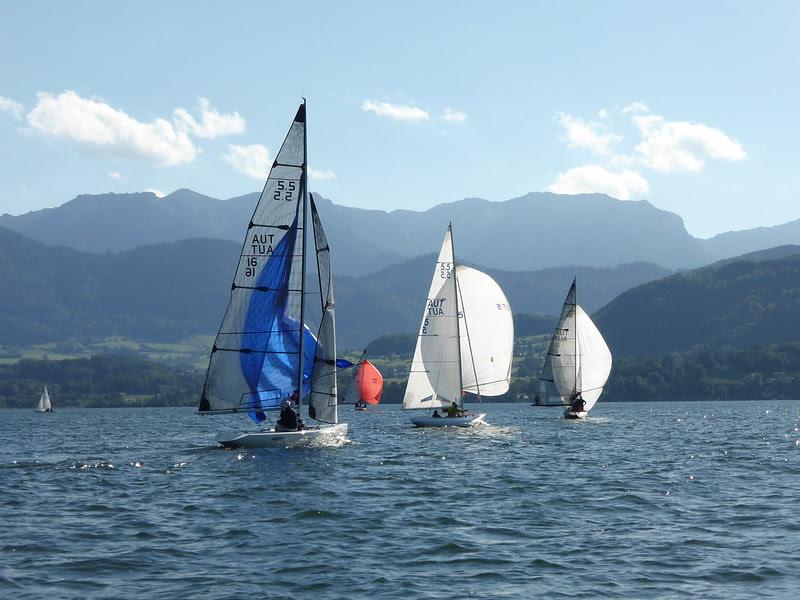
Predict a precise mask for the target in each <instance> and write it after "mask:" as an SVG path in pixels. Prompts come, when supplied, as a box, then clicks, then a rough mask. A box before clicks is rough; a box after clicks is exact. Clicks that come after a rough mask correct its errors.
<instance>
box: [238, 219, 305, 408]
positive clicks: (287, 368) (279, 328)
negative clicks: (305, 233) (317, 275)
mask: <svg viewBox="0 0 800 600" xmlns="http://www.w3.org/2000/svg"><path fill="white" fill-rule="evenodd" d="M296 223H297V221H296V220H295V222H294V223H293V224H292V227H291V228H290V229H289V231H287V233H286V235H284V237H283V239H281V241H280V242H279V243H278V245H277V246H275V248H274V250H273V255H272V256H271V257H270V258H269V260H268V261H267V264H266V265H265V267H264V269H263V270H262V271H261V273H260V275H259V278H258V281H257V283H256V286H255V287H256V288H257V289H256V290H254V291H253V293H252V295H251V296H250V304H249V306H248V308H247V315H246V317H245V323H244V331H246V332H248V333H246V334H245V335H244V336H243V341H242V348H243V351H242V353H241V354H240V359H239V364H240V367H241V369H242V375H243V376H244V378H245V380H246V381H247V384H248V386H249V388H250V392H251V395H250V398H249V399H248V400H247V402H246V405H247V407H248V414H249V415H250V418H251V419H253V421H255V422H256V423H261V422H262V421H264V420H265V419H266V415H265V414H264V411H265V410H275V409H277V408H279V407H280V404H281V402H282V401H283V400H284V399H285V398H287V397H288V396H291V394H292V392H293V391H294V390H296V389H297V372H298V369H299V368H300V365H299V361H300V323H299V320H298V319H297V318H295V317H294V316H292V314H291V313H292V312H294V313H298V312H299V299H298V300H296V301H295V302H296V303H297V304H293V302H292V301H294V298H292V296H290V293H291V290H290V288H289V286H290V278H291V274H292V259H293V256H294V248H295V242H296V239H297V227H296ZM298 291H299V290H295V292H298ZM298 295H299V294H297V293H295V294H294V296H295V297H297V296H298ZM290 298H291V300H290ZM303 330H304V333H305V339H304V340H303V354H304V355H305V357H304V358H305V360H304V363H303V390H302V392H301V395H302V396H305V395H307V394H308V392H309V391H310V378H311V372H312V369H313V366H314V356H315V354H316V345H317V342H316V339H315V338H314V335H313V334H312V333H311V331H310V330H309V329H308V327H304V328H303Z"/></svg>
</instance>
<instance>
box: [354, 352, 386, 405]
mask: <svg viewBox="0 0 800 600" xmlns="http://www.w3.org/2000/svg"><path fill="white" fill-rule="evenodd" d="M356 388H358V401H356V406H355V407H356V410H366V409H367V405H369V404H380V401H381V394H383V375H381V372H380V371H379V370H378V369H377V367H376V366H375V365H373V364H372V363H371V362H369V361H368V360H367V359H364V360H362V361H361V362H360V363H359V365H358V371H357V372H356Z"/></svg>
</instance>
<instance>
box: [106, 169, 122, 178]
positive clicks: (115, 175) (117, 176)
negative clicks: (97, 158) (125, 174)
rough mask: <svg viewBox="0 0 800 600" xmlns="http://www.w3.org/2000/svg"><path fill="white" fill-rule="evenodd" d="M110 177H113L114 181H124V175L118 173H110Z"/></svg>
mask: <svg viewBox="0 0 800 600" xmlns="http://www.w3.org/2000/svg"><path fill="white" fill-rule="evenodd" d="M108 176H109V177H111V178H112V179H122V175H121V174H120V173H118V172H117V171H109V172H108Z"/></svg>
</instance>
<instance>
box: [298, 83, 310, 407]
mask: <svg viewBox="0 0 800 600" xmlns="http://www.w3.org/2000/svg"><path fill="white" fill-rule="evenodd" d="M305 106H306V99H305V98H303V119H304V124H303V171H302V175H301V177H302V179H301V182H302V183H301V185H302V186H303V237H302V247H303V249H302V253H303V255H302V256H301V257H300V361H299V363H300V368H299V369H298V371H297V412H298V414H299V412H300V405H301V404H302V403H303V371H304V369H305V364H304V363H305V354H304V352H305V350H304V348H303V346H304V345H305V344H304V342H305V337H306V325H305V323H306V223H307V213H308V113H307V111H306V110H305Z"/></svg>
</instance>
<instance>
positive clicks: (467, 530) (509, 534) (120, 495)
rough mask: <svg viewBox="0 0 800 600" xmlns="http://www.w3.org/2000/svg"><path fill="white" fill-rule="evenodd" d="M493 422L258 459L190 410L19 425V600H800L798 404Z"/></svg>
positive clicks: (376, 423) (394, 430)
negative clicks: (219, 438)
mask: <svg viewBox="0 0 800 600" xmlns="http://www.w3.org/2000/svg"><path fill="white" fill-rule="evenodd" d="M484 408H485V410H486V412H487V413H488V416H487V420H488V421H489V422H490V423H491V424H492V425H491V426H489V427H483V428H476V429H473V430H419V429H413V428H412V427H411V426H410V424H409V422H408V415H406V414H403V413H401V412H400V411H399V410H398V408H397V407H395V406H386V407H381V408H380V409H378V410H374V411H370V412H366V413H362V412H356V411H353V410H352V409H351V408H350V407H345V408H344V409H343V411H342V412H343V414H344V417H345V420H346V421H348V422H349V423H350V433H349V435H348V439H349V441H348V442H347V443H345V444H343V445H341V446H339V447H330V448H315V449H302V448H293V449H274V450H262V451H258V452H252V451H250V452H242V451H235V450H221V449H217V448H215V446H214V433H215V431H216V430H217V429H224V428H225V426H226V425H229V424H231V423H236V421H234V420H228V419H225V418H224V417H218V418H207V417H200V416H197V415H195V414H194V411H193V410H192V409H188V408H187V409H93V410H89V409H84V410H77V409H76V410H67V409H63V410H58V411H57V412H56V413H54V414H52V415H39V414H35V413H34V412H33V411H32V410H31V411H2V412H0V419H2V422H0V595H2V596H3V597H31V598H41V597H79V598H83V597H138V598H144V597H147V598H173V597H187V596H198V597H199V596H202V597H231V598H232V597H244V596H246V595H256V596H258V597H265V596H266V597H270V598H305V597H308V598H312V597H313V598H362V597H367V596H369V597H371V598H401V597H408V598H415V597H416V598H463V597H468V596H476V597H482V598H502V597H523V598H533V597H550V598H557V597H582V596H583V597H591V596H607V597H615V598H620V597H630V598H643V597H664V596H669V597H716V598H729V597H743V598H744V597H754V596H760V597H787V598H795V597H798V590H800V518H798V506H799V504H798V500H800V430H799V429H798V428H799V427H800V402H754V403H747V402H730V403H712V402H703V403H699V402H698V403H688V402H674V403H641V404H610V403H602V402H601V403H600V404H599V405H598V406H597V407H596V408H595V410H593V411H592V417H591V418H590V419H589V420H587V421H585V422H574V421H564V420H562V419H561V418H560V412H559V411H558V410H553V409H541V408H532V407H530V406H528V405H488V406H487V405H484ZM239 423H243V421H240V422H239Z"/></svg>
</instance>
